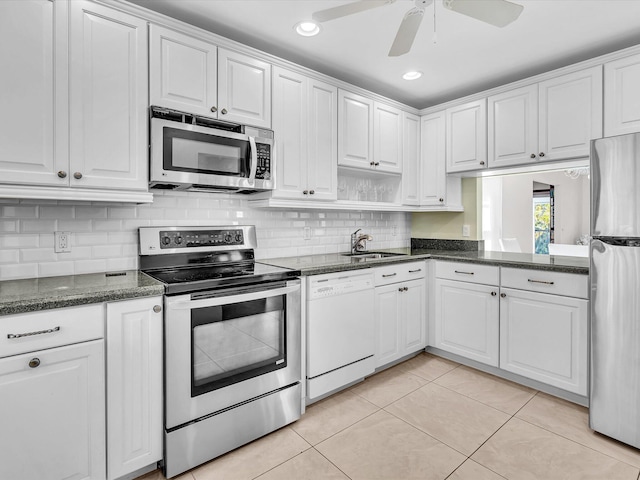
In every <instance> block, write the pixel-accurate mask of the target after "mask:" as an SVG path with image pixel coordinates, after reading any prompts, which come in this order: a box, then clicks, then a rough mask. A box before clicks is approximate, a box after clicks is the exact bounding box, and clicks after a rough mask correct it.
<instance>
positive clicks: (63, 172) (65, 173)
mask: <svg viewBox="0 0 640 480" xmlns="http://www.w3.org/2000/svg"><path fill="white" fill-rule="evenodd" d="M58 176H59V177H60V178H67V172H65V171H63V170H60V171H59V172H58Z"/></svg>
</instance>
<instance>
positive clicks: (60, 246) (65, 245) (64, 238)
mask: <svg viewBox="0 0 640 480" xmlns="http://www.w3.org/2000/svg"><path fill="white" fill-rule="evenodd" d="M54 239H55V242H54V247H53V251H54V252H56V253H69V252H70V251H71V232H54Z"/></svg>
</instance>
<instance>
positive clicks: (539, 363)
mask: <svg viewBox="0 0 640 480" xmlns="http://www.w3.org/2000/svg"><path fill="white" fill-rule="evenodd" d="M500 297H501V298H500V368H502V369H503V370H507V371H509V372H513V373H517V374H518V375H522V376H523V377H527V378H531V379H533V380H538V381H540V382H543V383H546V384H547V385H552V386H554V387H558V388H561V389H563V390H567V391H569V392H573V393H577V394H578V395H587V364H588V362H587V350H588V345H587V344H588V331H587V318H588V317H587V315H588V314H587V312H588V301H587V300H584V299H580V298H571V297H564V296H559V295H550V294H544V293H536V292H529V291H524V290H514V289H510V288H502V290H501V294H500Z"/></svg>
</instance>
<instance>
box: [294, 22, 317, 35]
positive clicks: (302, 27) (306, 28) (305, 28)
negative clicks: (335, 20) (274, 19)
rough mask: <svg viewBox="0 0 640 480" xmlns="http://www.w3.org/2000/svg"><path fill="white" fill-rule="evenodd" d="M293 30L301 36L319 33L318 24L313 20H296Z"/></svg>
mask: <svg viewBox="0 0 640 480" xmlns="http://www.w3.org/2000/svg"><path fill="white" fill-rule="evenodd" d="M294 28H295V31H296V33H297V34H298V35H302V36H303V37H313V36H314V35H317V34H319V33H320V25H318V24H317V23H315V22H308V21H304V22H298V23H296V25H295V27H294Z"/></svg>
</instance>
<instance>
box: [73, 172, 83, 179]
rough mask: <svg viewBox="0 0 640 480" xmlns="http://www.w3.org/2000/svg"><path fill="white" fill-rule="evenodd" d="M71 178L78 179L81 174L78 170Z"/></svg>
mask: <svg viewBox="0 0 640 480" xmlns="http://www.w3.org/2000/svg"><path fill="white" fill-rule="evenodd" d="M73 178H75V179H76V180H80V179H81V178H82V174H81V173H80V172H76V173H74V174H73Z"/></svg>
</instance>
